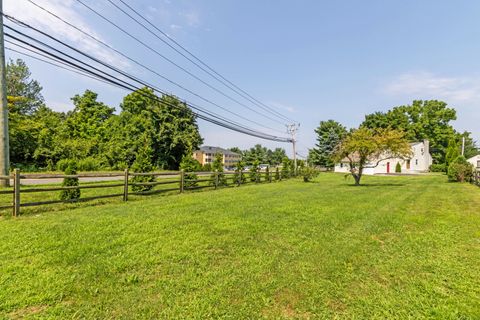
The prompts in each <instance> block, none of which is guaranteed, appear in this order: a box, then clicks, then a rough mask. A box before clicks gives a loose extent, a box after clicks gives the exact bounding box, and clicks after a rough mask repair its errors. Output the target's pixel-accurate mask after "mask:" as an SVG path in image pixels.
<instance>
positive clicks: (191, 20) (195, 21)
mask: <svg viewBox="0 0 480 320" xmlns="http://www.w3.org/2000/svg"><path fill="white" fill-rule="evenodd" d="M179 15H180V16H181V17H183V19H184V20H185V23H186V24H187V25H188V26H190V27H198V26H199V25H200V22H201V20H200V13H199V12H198V11H194V10H191V11H188V12H180V14H179Z"/></svg>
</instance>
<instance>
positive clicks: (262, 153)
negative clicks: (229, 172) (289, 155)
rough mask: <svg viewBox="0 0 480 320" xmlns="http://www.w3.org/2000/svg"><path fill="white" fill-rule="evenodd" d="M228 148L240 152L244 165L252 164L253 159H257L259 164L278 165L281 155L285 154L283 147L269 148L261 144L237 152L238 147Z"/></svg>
mask: <svg viewBox="0 0 480 320" xmlns="http://www.w3.org/2000/svg"><path fill="white" fill-rule="evenodd" d="M234 149H235V151H234ZM230 150H231V151H234V152H237V153H240V154H242V160H243V161H244V162H245V164H246V165H252V164H253V162H254V161H258V163H259V164H269V165H279V164H280V163H281V162H282V159H283V157H285V156H286V154H285V149H283V148H275V149H274V150H270V149H268V148H266V147H263V146H262V145H261V144H256V145H255V146H254V147H253V148H250V149H249V150H245V151H243V152H238V151H239V149H238V148H232V149H230Z"/></svg>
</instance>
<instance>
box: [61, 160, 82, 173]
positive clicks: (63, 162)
mask: <svg viewBox="0 0 480 320" xmlns="http://www.w3.org/2000/svg"><path fill="white" fill-rule="evenodd" d="M72 163H73V165H74V166H75V168H77V162H76V161H75V160H72V159H60V160H58V162H57V165H56V166H57V170H58V171H65V170H67V167H68V166H69V165H70V164H72Z"/></svg>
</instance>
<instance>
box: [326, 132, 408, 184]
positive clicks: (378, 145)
mask: <svg viewBox="0 0 480 320" xmlns="http://www.w3.org/2000/svg"><path fill="white" fill-rule="evenodd" d="M410 155H411V148H410V144H409V143H408V140H407V139H406V138H405V136H404V133H403V132H401V131H398V130H391V129H378V130H372V129H368V128H365V127H360V128H359V129H356V130H352V131H351V132H350V133H349V134H347V136H346V137H345V138H344V139H343V140H342V141H341V142H340V144H339V145H338V146H337V148H336V151H335V156H334V160H335V161H341V160H343V159H347V160H348V162H349V165H350V173H351V174H352V176H353V178H354V179H355V185H359V184H360V179H361V178H362V175H363V170H364V169H365V168H374V167H376V166H378V165H379V163H380V162H381V161H383V160H387V159H391V158H406V157H408V156H410Z"/></svg>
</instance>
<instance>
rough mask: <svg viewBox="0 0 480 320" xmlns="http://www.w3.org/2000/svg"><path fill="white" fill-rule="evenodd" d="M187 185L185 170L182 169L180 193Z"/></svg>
mask: <svg viewBox="0 0 480 320" xmlns="http://www.w3.org/2000/svg"><path fill="white" fill-rule="evenodd" d="M184 187H185V170H183V169H182V170H181V171H180V193H182V192H183V189H184Z"/></svg>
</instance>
